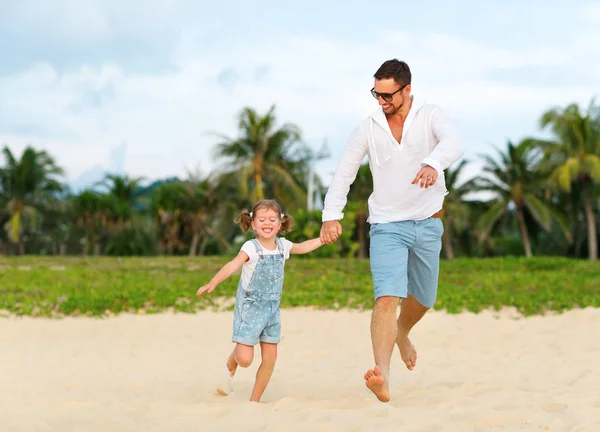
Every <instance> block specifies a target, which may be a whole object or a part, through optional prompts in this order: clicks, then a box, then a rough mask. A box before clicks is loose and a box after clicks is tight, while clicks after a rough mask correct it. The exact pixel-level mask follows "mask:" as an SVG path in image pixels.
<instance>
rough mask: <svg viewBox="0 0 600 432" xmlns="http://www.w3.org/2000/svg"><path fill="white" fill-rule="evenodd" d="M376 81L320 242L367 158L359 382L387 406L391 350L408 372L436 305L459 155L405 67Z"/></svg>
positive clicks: (444, 122)
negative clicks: (369, 355) (369, 188)
mask: <svg viewBox="0 0 600 432" xmlns="http://www.w3.org/2000/svg"><path fill="white" fill-rule="evenodd" d="M374 78H375V86H374V87H373V89H371V94H372V95H373V97H375V98H376V99H377V100H378V102H379V105H380V106H379V108H378V109H377V110H376V111H375V112H373V113H372V114H371V115H370V116H369V117H368V118H367V119H366V120H364V121H363V122H362V123H361V124H360V125H359V126H358V127H357V128H356V129H355V130H354V132H353V134H352V136H351V137H350V139H349V141H348V144H347V146H346V149H345V152H344V155H343V156H342V159H341V161H340V163H339V165H338V167H337V170H336V173H335V175H334V178H333V180H332V182H331V185H330V187H329V190H328V192H327V195H326V197H325V205H324V209H323V217H322V219H323V224H322V226H321V240H322V241H323V243H332V242H335V241H336V240H337V239H338V238H339V236H340V234H341V233H342V226H341V225H340V223H339V220H340V219H342V218H343V216H344V214H343V213H342V210H343V209H344V207H345V205H346V202H347V195H348V191H349V189H350V185H351V184H352V182H354V179H355V178H356V174H357V172H358V169H359V167H360V164H361V162H362V160H363V158H364V157H365V155H368V159H369V165H370V168H371V173H372V175H373V193H372V194H371V196H370V197H369V200H368V203H369V218H368V222H369V223H370V224H371V228H370V232H369V235H370V237H371V247H370V260H371V274H372V278H373V286H374V291H375V293H374V294H375V305H374V307H373V314H372V316H371V340H372V342H373V355H374V357H375V367H374V368H373V369H370V370H368V371H367V373H366V374H365V376H364V379H365V383H366V386H367V387H368V388H369V389H370V390H371V391H372V392H373V393H374V394H375V396H377V398H378V399H379V400H380V401H382V402H387V401H389V400H390V391H389V376H390V371H389V369H390V359H391V356H392V352H393V349H394V344H396V345H398V348H399V350H400V355H401V357H402V360H403V361H404V363H405V364H406V367H407V368H408V369H409V370H413V368H414V367H415V364H416V361H417V351H416V349H415V347H414V346H413V344H412V343H411V341H410V339H409V333H410V331H411V329H412V328H413V326H414V325H415V324H416V323H417V322H418V321H419V320H420V319H421V318H422V317H423V316H424V315H425V313H426V312H427V311H428V310H429V309H430V308H431V307H432V306H433V304H434V302H435V298H436V294H437V284H438V274H439V261H440V251H441V248H442V244H441V237H442V233H443V231H444V228H443V225H442V221H441V219H440V217H441V210H442V206H443V202H444V196H445V195H446V194H447V193H448V192H447V190H446V186H445V182H444V172H443V170H444V169H446V168H448V167H449V166H450V165H452V164H453V163H454V162H456V161H457V160H458V159H460V157H461V156H462V155H463V150H462V147H461V144H460V141H459V138H458V134H457V133H456V131H455V129H454V127H453V126H452V124H451V123H450V121H449V119H448V117H447V115H446V114H445V112H444V111H443V110H442V109H441V108H440V107H438V106H436V105H432V104H426V103H425V102H423V101H419V100H418V99H416V98H414V97H413V96H412V95H411V78H412V77H411V72H410V68H409V67H408V65H407V64H406V63H405V62H402V61H399V60H397V59H393V60H388V61H386V62H384V63H383V64H382V65H381V67H380V68H379V69H378V70H377V72H375V75H374ZM400 298H402V302H401V307H400V316H399V317H398V319H397V320H396V310H397V308H398V302H399V299H400Z"/></svg>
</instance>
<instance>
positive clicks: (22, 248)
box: [19, 240, 25, 255]
mask: <svg viewBox="0 0 600 432" xmlns="http://www.w3.org/2000/svg"><path fill="white" fill-rule="evenodd" d="M19 255H25V243H23V240H19Z"/></svg>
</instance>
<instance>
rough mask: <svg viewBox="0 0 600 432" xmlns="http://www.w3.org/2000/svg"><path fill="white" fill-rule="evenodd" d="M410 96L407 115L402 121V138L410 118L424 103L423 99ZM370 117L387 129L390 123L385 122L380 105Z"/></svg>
mask: <svg viewBox="0 0 600 432" xmlns="http://www.w3.org/2000/svg"><path fill="white" fill-rule="evenodd" d="M411 98H412V105H411V106H410V110H409V111H408V116H406V120H405V121H404V128H402V138H404V136H405V135H406V131H407V130H408V127H409V126H410V124H411V123H412V120H413V119H414V117H415V115H416V114H417V111H419V110H420V109H421V108H422V107H423V105H425V101H424V100H421V99H419V98H416V97H414V96H411ZM371 118H372V119H373V120H375V121H376V122H377V123H379V125H380V126H382V127H383V128H385V129H389V128H390V125H389V124H388V122H387V119H386V118H385V113H384V112H383V108H382V107H378V108H377V109H376V110H375V111H373V112H372V113H371Z"/></svg>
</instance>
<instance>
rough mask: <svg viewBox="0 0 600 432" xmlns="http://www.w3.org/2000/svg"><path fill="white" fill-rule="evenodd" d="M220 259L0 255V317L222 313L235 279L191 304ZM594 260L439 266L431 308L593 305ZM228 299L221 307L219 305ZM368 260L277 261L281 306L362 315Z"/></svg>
mask: <svg viewBox="0 0 600 432" xmlns="http://www.w3.org/2000/svg"><path fill="white" fill-rule="evenodd" d="M227 259H228V258H227V257H225V256H222V257H203V258H187V257H185V258H184V257H181V258H123V259H121V258H110V257H99V258H74V257H62V258H56V257H55V258H51V257H32V256H29V257H11V258H0V310H2V311H4V312H5V313H9V314H15V315H29V316H38V317H53V316H54V317H60V316H68V315H93V316H104V315H108V314H118V313H122V312H134V313H136V312H137V313H156V312H160V311H165V310H169V309H170V310H174V311H178V312H188V313H193V312H195V311H197V310H202V309H206V308H208V307H215V308H218V309H223V308H225V309H227V308H231V306H232V304H233V298H234V296H235V290H236V288H237V281H238V280H239V277H238V276H235V275H234V276H232V277H231V278H230V279H228V280H227V281H225V282H224V283H223V284H221V285H220V286H219V287H218V288H217V291H216V292H215V293H213V294H211V295H205V296H202V297H199V298H198V297H196V296H195V292H196V289H197V288H198V287H200V286H201V285H202V284H204V283H205V282H206V281H208V280H209V279H210V278H211V277H212V276H213V274H214V273H215V272H216V271H217V270H218V269H219V268H220V266H222V265H223V264H224V263H225V262H226V261H227ZM599 287H600V262H598V261H584V260H573V259H568V258H531V259H527V258H489V259H464V258H459V259H455V260H447V261H443V262H442V267H441V277H440V290H439V295H438V300H437V302H436V305H435V308H436V309H444V310H446V311H448V312H450V313H458V312H461V311H465V310H467V311H472V312H478V311H481V310H483V309H488V308H493V309H496V310H498V309H500V308H502V307H504V306H514V307H516V308H517V310H518V311H519V312H520V313H522V314H524V315H532V314H540V313H544V312H546V311H549V310H550V311H564V310H568V309H571V308H577V307H588V306H591V307H600V289H599ZM227 300H229V301H227ZM372 303H373V298H372V288H371V277H370V271H369V262H368V261H367V260H358V259H328V258H304V257H302V258H300V257H299V258H296V259H292V260H290V261H289V262H288V263H287V264H286V282H285V288H284V296H283V301H282V306H283V307H296V306H305V307H308V306H310V307H316V308H320V309H338V308H354V309H370V308H371V306H372Z"/></svg>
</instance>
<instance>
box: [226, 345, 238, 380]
mask: <svg viewBox="0 0 600 432" xmlns="http://www.w3.org/2000/svg"><path fill="white" fill-rule="evenodd" d="M237 367H238V364H237V362H236V361H235V357H234V356H233V351H232V352H231V354H229V358H228V359H227V369H228V370H229V375H231V376H234V375H235V371H236V370H237Z"/></svg>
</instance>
